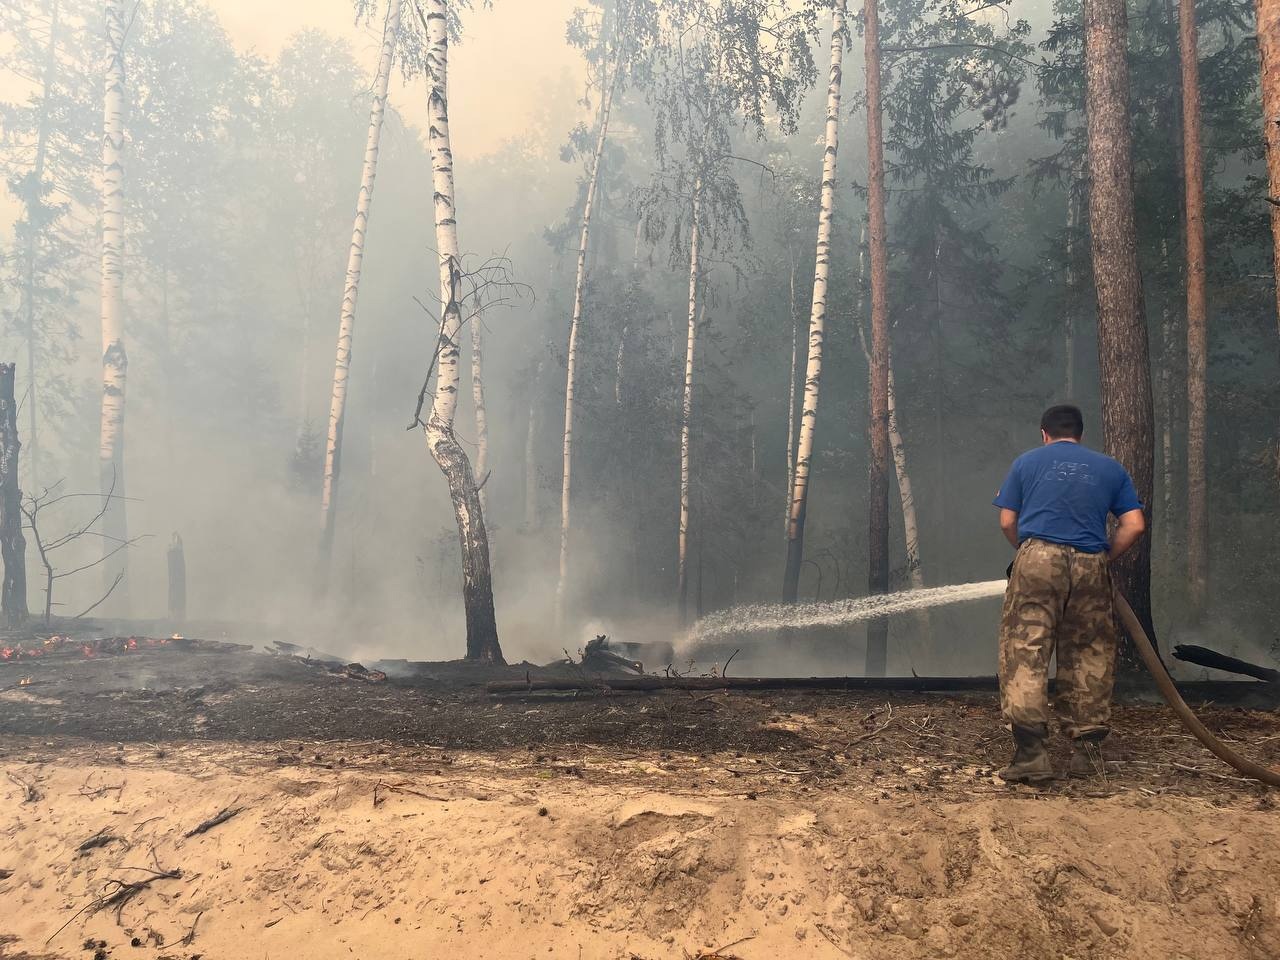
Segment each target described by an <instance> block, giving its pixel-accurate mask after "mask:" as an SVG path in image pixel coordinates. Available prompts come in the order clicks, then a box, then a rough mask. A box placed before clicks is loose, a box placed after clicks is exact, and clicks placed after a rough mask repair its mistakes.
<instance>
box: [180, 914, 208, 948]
mask: <svg viewBox="0 0 1280 960" xmlns="http://www.w3.org/2000/svg"><path fill="white" fill-rule="evenodd" d="M203 916H204V911H203V910H201V911H200V912H199V913H197V914H196V918H195V919H194V920H192V921H191V929H190V930H188V931H187V932H186V934H185V935H184V936H183V938H182V939H181V940H179V941H178V942H179V943H180V944H182V945H183V946H184V947H189V946H191V942H192V941H193V940H195V938H196V924H198V923H199V922H200V918H201V917H203Z"/></svg>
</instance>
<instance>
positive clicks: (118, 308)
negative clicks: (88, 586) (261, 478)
mask: <svg viewBox="0 0 1280 960" xmlns="http://www.w3.org/2000/svg"><path fill="white" fill-rule="evenodd" d="M105 13H106V27H107V64H106V78H105V87H104V95H103V112H102V421H101V430H100V443H99V447H98V475H99V489H100V490H101V492H102V497H103V500H104V503H103V507H104V508H105V513H104V515H103V524H102V528H103V534H104V536H103V538H102V552H103V557H104V560H105V562H104V563H103V569H104V577H105V580H106V586H107V588H108V589H111V588H112V587H116V588H117V589H116V596H117V598H118V599H117V603H118V605H119V608H120V609H121V611H122V612H124V613H125V614H127V613H128V608H129V593H128V590H129V585H128V582H127V580H126V576H125V575H126V573H127V571H128V560H127V557H128V554H129V551H128V550H117V548H118V547H119V545H120V544H123V543H124V542H125V541H126V540H128V521H127V518H126V516H125V474H124V398H125V382H126V374H127V371H128V367H129V359H128V356H127V354H126V353H125V347H124V165H123V152H124V0H106V2H105ZM112 553H114V556H110V557H109V555H110V554H112Z"/></svg>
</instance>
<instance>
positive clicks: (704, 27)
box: [640, 0, 815, 618]
mask: <svg viewBox="0 0 1280 960" xmlns="http://www.w3.org/2000/svg"><path fill="white" fill-rule="evenodd" d="M666 17H667V19H666V20H665V21H664V23H663V27H662V29H663V36H665V37H675V38H678V40H677V41H673V42H670V43H668V44H667V46H666V48H665V50H664V53H665V54H666V56H665V58H664V59H663V61H662V62H661V63H659V64H658V65H657V74H656V77H655V78H654V81H653V85H652V87H651V89H650V91H649V92H650V96H651V99H652V100H653V102H654V104H655V108H656V109H655V119H656V130H655V147H656V152H657V155H658V160H659V164H660V166H661V167H662V170H661V171H660V173H659V176H658V182H657V185H656V186H655V188H654V189H653V190H652V191H651V192H650V194H649V196H648V197H647V198H645V199H644V200H643V201H642V202H641V204H640V206H641V210H642V213H643V215H644V216H645V217H646V219H647V233H648V234H649V236H650V239H656V237H657V236H658V235H659V234H660V233H661V232H662V228H663V227H664V226H665V224H664V222H663V211H664V209H666V208H668V207H669V206H670V205H671V204H672V202H674V203H675V204H676V205H677V206H676V209H677V216H676V225H675V227H674V229H673V230H672V240H673V246H672V252H673V258H672V259H673V263H674V262H676V261H677V260H679V259H680V258H681V257H683V258H687V259H686V260H685V262H686V264H687V269H688V278H689V301H688V310H687V318H686V327H685V359H684V382H683V389H682V392H681V404H680V486H679V494H680V495H679V525H678V536H677V548H676V603H677V606H678V608H679V611H680V614H681V617H682V618H683V617H685V616H686V614H687V603H688V594H689V576H688V574H689V555H690V542H691V540H692V538H693V537H694V535H695V533H696V530H695V523H696V518H694V517H693V510H692V501H691V496H690V492H691V488H692V482H693V481H692V477H693V469H694V460H695V451H694V447H695V440H694V414H695V406H696V403H695V401H696V394H697V387H698V378H697V365H696V356H697V346H698V334H699V330H698V327H699V324H700V323H701V321H702V318H703V314H704V310H705V302H704V300H703V293H704V289H703V288H704V287H705V285H706V270H705V266H704V259H705V257H706V255H707V254H708V252H712V251H715V250H722V249H724V248H725V246H726V245H727V244H728V243H730V242H732V241H731V236H732V235H733V234H738V235H740V236H742V237H743V238H744V239H745V238H746V237H747V236H748V233H747V223H746V217H745V212H744V209H743V205H742V199H741V194H740V192H739V190H738V186H737V183H736V181H735V179H734V177H733V175H732V173H731V171H730V165H731V164H733V163H735V162H738V161H740V160H741V159H742V158H740V157H739V156H737V155H736V154H735V153H734V152H733V140H732V126H734V125H742V126H745V127H746V128H747V129H748V130H750V131H752V132H754V133H756V135H757V136H759V135H762V134H763V132H764V130H765V129H766V109H768V108H770V107H771V108H773V109H774V110H775V111H776V112H777V115H778V119H779V121H780V122H781V126H782V128H783V130H784V131H789V130H794V129H795V126H796V116H797V110H798V106H799V101H800V96H801V93H802V92H803V90H804V89H805V87H807V86H808V84H809V83H810V82H812V79H813V73H814V69H813V61H812V58H811V56H810V55H809V46H808V41H809V39H810V38H811V37H812V35H813V32H814V30H815V12H814V10H813V9H812V8H807V9H805V10H802V11H800V12H795V11H791V10H789V9H788V8H787V6H786V5H785V4H782V3H777V2H774V0H750V2H747V3H743V4H737V5H733V6H731V7H725V6H723V5H720V4H701V3H689V4H678V3H673V4H672V5H671V7H670V8H668V9H667V11H666ZM674 143H680V144H683V146H684V151H683V153H682V155H679V156H674V155H673V153H672V151H671V146H672V145H673V144H674ZM686 204H687V206H686ZM686 222H687V231H686V230H683V229H682V225H684V224H685V223H686ZM686 238H687V239H686ZM673 341H674V337H673Z"/></svg>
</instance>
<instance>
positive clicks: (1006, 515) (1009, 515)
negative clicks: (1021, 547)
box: [1000, 507, 1018, 550]
mask: <svg viewBox="0 0 1280 960" xmlns="http://www.w3.org/2000/svg"><path fill="white" fill-rule="evenodd" d="M1000 529H1001V531H1002V532H1003V533H1004V538H1005V539H1006V540H1008V541H1009V545H1010V546H1011V547H1013V549H1015V550H1017V549H1018V511H1017V510H1010V509H1008V508H1007V507H1001V508H1000Z"/></svg>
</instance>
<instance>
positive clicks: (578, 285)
mask: <svg viewBox="0 0 1280 960" xmlns="http://www.w3.org/2000/svg"><path fill="white" fill-rule="evenodd" d="M614 81H615V78H613V77H610V76H609V75H608V73H607V71H606V73H605V76H604V78H603V82H602V84H601V87H602V91H601V94H600V116H599V118H598V119H597V121H596V145H595V150H594V151H593V152H592V154H591V172H590V174H589V176H588V179H587V197H586V201H585V202H584V203H583V205H582V227H581V230H580V231H579V234H578V269H577V275H576V276H575V278H574V282H573V315H572V317H571V318H570V320H569V353H568V360H567V363H566V367H567V369H566V371H565V388H564V463H563V465H562V474H561V485H560V577H559V579H558V580H557V582H556V609H555V620H556V624H557V625H560V624H563V623H564V603H565V591H566V590H567V589H568V580H569V537H570V528H571V523H570V518H571V513H570V503H571V499H570V494H571V491H572V480H573V417H574V412H575V411H574V399H575V396H576V378H577V372H578V339H579V334H580V332H581V328H582V301H583V297H584V296H585V294H586V288H587V251H588V248H589V245H590V239H591V214H592V211H593V210H594V208H595V200H596V188H597V187H598V186H599V184H600V160H601V158H602V157H603V156H604V146H605V143H606V142H607V140H608V136H609V114H610V112H611V110H612V108H613V87H614Z"/></svg>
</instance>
